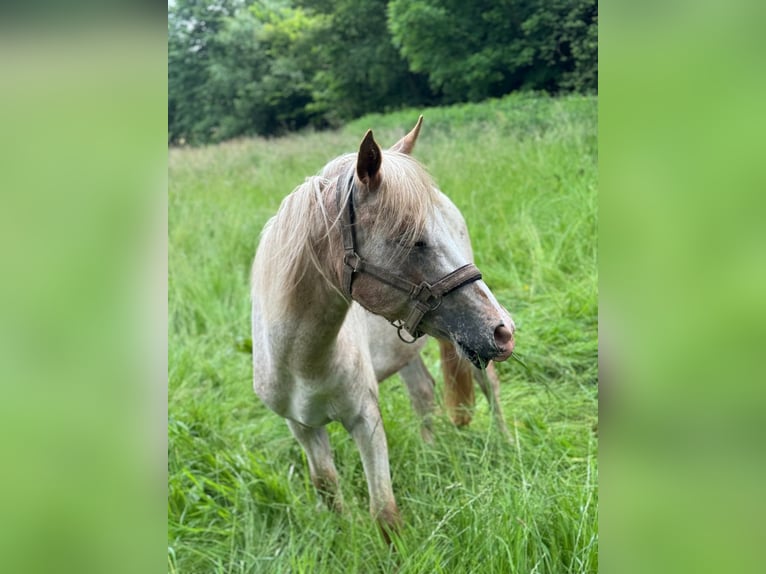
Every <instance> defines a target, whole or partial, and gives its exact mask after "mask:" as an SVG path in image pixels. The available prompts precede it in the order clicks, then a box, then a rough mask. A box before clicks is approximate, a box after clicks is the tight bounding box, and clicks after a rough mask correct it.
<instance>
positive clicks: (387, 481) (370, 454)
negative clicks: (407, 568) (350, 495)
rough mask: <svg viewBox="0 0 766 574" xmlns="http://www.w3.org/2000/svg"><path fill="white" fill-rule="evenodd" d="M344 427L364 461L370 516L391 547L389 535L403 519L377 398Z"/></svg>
mask: <svg viewBox="0 0 766 574" xmlns="http://www.w3.org/2000/svg"><path fill="white" fill-rule="evenodd" d="M343 425H344V426H345V427H346V430H348V432H349V433H350V434H351V436H352V437H353V438H354V442H355V443H356V446H357V448H358V449H359V453H360V455H361V457H362V466H363V467H364V474H365V476H366V477H367V488H368V491H369V495H370V514H372V517H373V518H374V519H375V520H376V521H377V522H378V525H379V526H380V529H381V531H382V533H383V537H384V538H385V539H386V542H387V543H389V544H390V543H391V536H390V535H391V533H392V532H396V531H398V530H399V528H400V527H401V518H400V517H399V509H398V507H397V506H396V500H395V499H394V491H393V488H392V486H391V470H390V469H389V466H388V445H387V443H386V434H385V431H384V430H383V419H382V418H381V416H380V409H379V408H378V403H377V398H374V399H373V398H371V399H370V401H369V402H368V403H367V404H365V405H364V407H363V409H362V412H361V413H360V414H359V416H357V417H356V418H354V419H353V420H344V421H343Z"/></svg>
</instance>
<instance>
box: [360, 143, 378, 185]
mask: <svg viewBox="0 0 766 574" xmlns="http://www.w3.org/2000/svg"><path fill="white" fill-rule="evenodd" d="M381 161H382V157H381V151H380V146H379V145H378V144H377V142H376V141H375V138H374V137H372V130H367V133H366V134H365V135H364V139H363V140H362V143H361V145H360V146H359V155H358V156H357V158H356V175H358V176H359V179H360V180H361V181H362V182H363V183H365V184H367V185H368V186H369V187H371V188H373V187H377V185H378V183H379V180H380V162H381Z"/></svg>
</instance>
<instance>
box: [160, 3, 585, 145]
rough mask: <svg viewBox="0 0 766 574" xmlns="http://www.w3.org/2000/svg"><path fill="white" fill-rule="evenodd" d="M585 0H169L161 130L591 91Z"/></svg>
mask: <svg viewBox="0 0 766 574" xmlns="http://www.w3.org/2000/svg"><path fill="white" fill-rule="evenodd" d="M597 40H598V6H597V3H596V0H494V1H493V0H472V1H471V2H465V1H464V0H175V2H174V4H173V5H172V6H170V7H169V13H168V139H169V141H170V142H172V143H179V142H187V143H204V142H214V141H220V140H223V139H227V138H231V137H235V136H239V135H254V134H260V135H273V134H279V133H283V132H285V131H289V130H295V129H299V128H302V127H305V126H308V125H311V126H315V127H319V128H322V127H328V126H337V125H340V124H341V123H343V122H344V121H346V120H349V119H352V118H355V117H358V116H360V115H363V114H365V113H369V112H385V111H387V110H391V109H396V108H401V107H403V106H427V105H435V104H448V103H456V102H464V101H479V100H482V99H486V98H489V97H497V96H502V95H504V94H507V93H509V92H512V91H514V90H538V91H546V92H549V93H559V92H571V91H577V92H595V91H596V90H597V83H598V71H597V58H598V50H597V46H598V42H597Z"/></svg>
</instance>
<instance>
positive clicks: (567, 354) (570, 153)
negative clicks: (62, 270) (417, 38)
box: [168, 96, 598, 574]
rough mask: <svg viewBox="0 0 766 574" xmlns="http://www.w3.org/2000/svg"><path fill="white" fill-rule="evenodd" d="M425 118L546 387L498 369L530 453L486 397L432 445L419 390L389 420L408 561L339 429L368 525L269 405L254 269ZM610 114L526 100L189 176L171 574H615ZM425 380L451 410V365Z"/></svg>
mask: <svg viewBox="0 0 766 574" xmlns="http://www.w3.org/2000/svg"><path fill="white" fill-rule="evenodd" d="M421 111H422V113H423V114H424V116H425V120H424V125H423V130H422V132H421V135H420V139H419V140H418V145H417V147H416V149H415V153H414V155H415V157H417V158H418V159H419V160H420V161H421V162H422V163H423V164H424V165H425V166H426V167H427V168H428V170H429V171H430V172H431V173H432V175H433V176H434V177H435V179H436V181H437V182H438V184H439V186H440V188H441V189H442V191H444V192H445V193H446V194H447V195H449V196H450V197H451V198H452V200H453V201H454V202H455V204H457V206H458V207H459V208H460V209H461V210H462V212H463V214H464V216H465V219H466V221H467V223H468V227H469V229H470V232H471V236H472V240H473V245H474V251H475V256H476V264H477V265H478V266H479V268H480V269H481V270H482V272H483V274H484V279H485V281H486V282H487V284H488V285H489V286H490V287H491V288H492V289H493V291H494V292H495V294H496V295H497V298H498V300H499V301H500V302H501V303H503V304H504V305H505V306H506V308H508V310H509V311H510V312H511V314H512V315H513V317H514V319H515V321H516V324H517V329H518V330H517V346H516V350H517V352H518V353H519V354H520V355H521V356H522V357H523V358H524V360H525V362H526V364H527V366H528V368H529V370H525V369H524V368H523V367H522V366H521V365H519V363H517V362H514V361H508V362H506V363H502V364H499V365H498V373H499V375H500V378H501V382H502V406H503V409H504V411H505V415H506V418H507V420H508V424H509V428H510V430H511V434H512V435H513V436H514V439H515V441H514V444H508V443H506V442H504V441H503V439H502V437H501V436H500V434H499V433H498V432H496V430H495V428H494V427H493V426H492V421H491V420H490V416H489V411H488V408H487V404H486V401H485V400H484V397H483V396H482V395H481V394H480V393H478V395H477V407H476V412H475V416H474V421H473V423H472V424H471V426H470V427H468V428H464V429H456V428H455V427H453V426H452V425H451V424H450V422H449V420H448V418H447V416H446V414H444V413H443V411H441V412H440V413H439V415H438V416H437V420H436V421H435V435H436V441H435V443H434V444H433V445H430V446H429V445H425V444H423V442H422V441H421V439H420V433H419V421H418V420H417V418H416V417H415V415H414V413H413V412H412V409H411V408H410V405H409V401H408V398H407V393H406V390H405V389H404V387H403V385H402V383H401V381H400V380H399V379H398V377H396V376H395V377H393V378H391V379H389V380H388V381H386V382H384V383H383V385H382V388H381V393H380V400H381V410H382V413H383V419H384V421H385V425H386V434H387V437H388V444H389V452H390V459H391V469H392V475H393V483H394V491H395V493H396V495H397V500H398V502H399V507H400V509H401V511H402V517H403V519H404V521H405V523H406V527H405V529H404V531H403V532H402V534H401V539H400V540H399V541H398V544H397V548H396V551H391V550H390V549H389V548H388V547H387V546H386V545H385V544H384V543H383V541H382V538H381V537H380V535H379V533H378V532H377V530H376V527H375V525H374V524H373V522H372V520H371V519H370V516H369V514H368V500H367V485H366V483H365V479H364V473H363V471H362V466H361V461H360V458H359V454H358V452H357V450H356V448H355V446H354V443H353V441H352V439H351V438H350V436H348V434H347V433H346V432H345V430H344V429H343V428H342V427H341V426H340V425H336V424H333V425H330V427H329V430H330V436H331V440H332V443H333V448H334V451H335V460H336V465H337V467H338V471H339V473H340V480H341V488H342V490H343V496H344V498H345V501H346V507H347V508H346V512H345V514H343V515H334V514H332V513H330V512H329V511H327V510H324V509H323V508H321V507H318V500H317V496H316V494H315V492H314V490H313V487H312V485H311V482H310V480H309V477H308V467H307V463H306V459H305V456H304V455H303V452H302V450H301V449H300V447H299V445H298V443H297V442H296V441H295V440H294V439H293V438H292V435H291V434H290V432H289V430H288V428H287V426H286V425H285V423H284V421H283V420H282V419H281V418H280V417H278V416H277V415H275V414H273V413H272V412H271V411H269V410H268V409H267V408H266V407H265V406H263V405H262V404H261V403H260V401H259V399H258V398H257V397H256V396H255V395H254V393H253V392H252V388H251V369H252V367H251V364H250V357H249V356H248V355H247V354H245V353H243V352H241V351H240V350H238V343H239V342H241V340H242V339H245V338H247V337H249V328H250V323H249V301H248V290H249V270H250V265H251V262H252V258H253V255H254V253H255V249H256V246H257V242H258V237H259V233H260V230H261V228H262V226H263V225H264V223H265V222H266V221H267V219H268V218H269V217H270V216H272V215H273V214H274V213H275V212H276V209H277V207H278V205H279V203H280V201H281V200H282V198H283V197H284V196H285V195H286V194H287V193H289V192H290V191H291V190H292V189H294V188H295V187H296V186H297V185H298V184H300V183H301V182H302V181H303V180H304V178H305V177H306V176H308V175H311V174H314V173H316V172H317V171H318V170H319V169H320V168H321V167H322V166H323V165H324V164H325V163H326V162H327V161H328V160H330V159H332V158H333V157H335V156H336V155H338V154H340V153H343V152H348V151H354V150H355V149H356V148H357V146H358V144H359V141H360V140H361V138H362V136H363V135H364V132H365V131H366V129H368V128H372V129H373V130H374V132H375V137H376V139H377V141H378V142H379V143H380V144H381V145H382V146H384V147H387V146H389V145H391V144H393V143H394V142H395V141H396V140H397V139H398V138H399V137H400V136H401V135H403V134H404V133H406V131H408V130H409V129H410V128H411V127H412V125H414V122H415V121H416V120H417V116H418V114H419V113H421ZM596 133H597V100H596V99H595V98H585V97H580V96H578V97H571V98H564V99H549V98H534V97H518V96H515V97H507V98H504V99H502V100H497V101H493V102H488V103H483V104H475V105H462V106H455V107H450V108H439V109H426V110H410V111H406V112H396V113H392V114H386V115H375V116H368V117H365V118H362V119H360V120H356V121H354V122H352V123H351V124H348V125H347V126H346V127H345V128H344V129H342V130H340V131H338V132H329V133H307V134H299V135H291V136H288V137H284V138H280V139H273V140H265V139H248V140H241V141H235V142H229V143H225V144H221V145H218V146H213V147H207V148H201V149H171V150H170V158H169V178H170V185H169V188H170V191H169V215H168V218H169V241H170V255H169V334H168V337H169V357H168V360H169V367H168V368H169V397H168V409H169V413H168V418H169V426H168V459H169V460H168V570H169V571H170V572H179V573H197V572H199V573H207V572H305V573H312V574H313V573H317V572H327V573H330V572H332V573H336V572H337V573H347V572H352V573H355V572H360V573H368V572H400V573H405V572H422V573H429V574H430V573H433V572H448V573H452V572H454V573H460V574H462V573H468V572H472V573H477V572H519V573H525V574H526V573H530V572H550V573H563V572H596V571H597V569H598V465H597V453H598V439H597V436H596V432H597V420H598V389H597V377H598V372H597V369H598V367H597V347H598V344H597V336H598V308H597V267H596V259H597V230H598V211H597V205H598V204H597V183H598V179H597V146H596ZM425 361H426V364H427V365H428V366H429V369H430V370H431V373H432V374H433V375H434V377H435V378H436V380H437V391H439V390H440V388H441V384H440V380H441V374H440V371H439V355H438V349H437V347H436V345H435V343H434V342H433V341H431V342H430V343H429V345H428V347H427V349H426V352H425Z"/></svg>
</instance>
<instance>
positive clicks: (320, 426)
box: [251, 116, 515, 543]
mask: <svg viewBox="0 0 766 574" xmlns="http://www.w3.org/2000/svg"><path fill="white" fill-rule="evenodd" d="M422 121H423V117H422V116H420V118H419V119H418V121H417V124H416V125H415V127H414V128H413V129H412V130H411V131H410V132H409V133H408V134H407V135H405V136H404V137H403V138H402V139H400V140H399V141H398V142H397V143H396V144H394V145H393V146H392V147H391V148H389V149H388V150H387V151H386V152H383V151H382V150H381V148H380V146H379V145H378V143H377V142H376V141H375V138H374V136H373V133H372V130H368V131H367V133H366V134H365V135H364V137H363V139H362V141H361V144H360V145H359V149H358V151H357V152H355V153H349V154H344V155H342V156H340V157H338V158H335V159H334V160H332V161H330V162H329V163H328V164H327V165H326V166H325V167H324V168H323V169H322V170H321V171H320V173H319V174H318V175H315V176H311V177H308V178H307V179H306V180H305V181H304V183H303V184H301V185H299V186H298V187H297V188H296V189H295V190H294V191H293V192H292V193H290V194H289V195H287V196H286V197H285V198H284V200H283V201H282V203H281V205H280V207H279V209H278V211H277V213H276V215H275V216H274V217H272V218H271V219H270V220H269V221H268V222H267V224H266V225H265V226H264V229H263V231H262V233H261V238H260V242H259V245H258V248H257V250H256V254H255V259H254V262H253V267H252V274H251V286H252V288H251V303H252V315H251V319H252V349H253V389H254V391H255V393H256V395H257V396H258V397H259V398H260V399H261V400H262V401H263V403H265V405H266V406H267V407H268V408H270V409H271V410H272V411H274V412H275V413H276V414H278V415H279V416H281V417H283V418H284V419H285V420H286V422H287V425H288V427H289V428H290V431H291V432H292V434H293V435H294V436H295V438H296V439H297V441H298V442H299V443H300V445H301V446H302V448H303V449H304V451H305V453H306V458H307V460H308V465H309V474H310V476H311V481H312V483H313V485H314V487H315V488H316V490H317V492H318V494H319V496H320V497H321V498H322V499H323V500H324V502H325V503H326V504H327V506H328V507H329V508H330V509H332V510H335V511H337V512H340V511H342V509H343V501H342V498H341V495H340V490H339V488H338V473H337V469H336V467H335V464H334V462H333V457H332V451H331V448H330V441H329V436H328V434H327V429H326V425H327V424H328V423H330V422H332V421H339V422H340V423H341V424H342V425H343V426H344V428H345V429H346V430H347V432H349V434H350V435H351V436H352V438H353V440H354V442H355V444H356V446H357V448H358V450H359V452H360V455H361V459H362V466H363V469H364V473H365V477H366V480H367V488H368V493H369V507H370V514H371V515H372V517H373V519H374V520H376V521H377V524H378V526H379V527H380V530H381V531H382V533H383V536H384V538H385V539H386V540H387V541H388V542H389V543H390V541H391V537H390V535H391V534H392V533H394V532H396V531H398V530H399V529H400V528H401V526H402V521H401V517H400V513H399V509H398V506H397V503H396V499H395V497H394V493H393V489H392V485H391V473H390V469H389V459H388V447H387V443H386V436H385V433H384V430H383V421H382V419H381V414H380V408H379V406H378V380H379V376H380V375H381V374H382V372H383V371H386V372H389V374H390V373H393V372H396V371H398V370H400V369H402V368H406V367H407V366H408V364H410V363H411V361H412V360H413V356H412V355H411V354H410V353H407V354H405V356H403V357H399V358H396V357H393V358H392V359H390V360H389V361H388V364H387V365H382V364H380V363H378V364H377V365H376V364H375V362H374V361H373V352H372V351H371V349H372V348H374V347H375V346H376V344H377V341H376V340H375V339H374V338H373V337H374V335H375V332H374V330H373V329H370V322H369V319H368V317H369V314H370V313H371V314H374V315H378V316H380V317H382V318H384V319H385V320H386V321H388V322H390V323H391V325H393V327H392V326H391V325H388V328H389V329H392V332H394V333H396V335H397V337H399V338H400V339H401V341H411V342H413V344H414V342H415V341H417V339H419V338H421V337H422V336H423V335H425V334H428V335H431V336H434V337H436V338H437V339H440V340H444V341H449V342H450V344H451V345H453V346H454V348H455V349H456V350H457V352H459V353H460V355H461V356H462V357H465V358H466V359H467V360H468V361H470V363H471V364H473V366H475V367H476V368H477V369H482V368H484V367H485V366H486V365H487V364H488V363H489V362H490V361H504V360H506V359H507V358H508V357H510V355H511V353H512V352H513V348H514V344H515V340H514V331H515V325H514V323H513V320H512V319H511V316H510V315H509V314H508V312H507V311H506V310H505V308H504V307H502V306H501V305H500V304H499V303H498V302H497V300H496V298H495V296H494V295H493V293H492V292H491V291H490V289H489V288H488V287H487V285H486V284H485V283H484V281H482V279H481V273H480V271H479V270H478V269H477V268H476V266H475V265H474V264H473V263H471V262H470V260H469V259H470V257H469V256H468V255H467V254H466V250H465V248H464V244H465V239H462V240H458V239H456V238H455V237H454V236H453V230H454V229H455V227H456V225H455V221H454V214H455V213H456V212H457V213H459V211H457V208H456V207H454V205H453V204H452V203H451V202H450V201H449V200H448V199H447V198H446V196H445V195H444V194H443V193H441V192H440V191H439V189H438V188H437V186H436V184H435V182H434V181H433V179H432V178H431V176H430V175H429V174H428V173H427V171H426V170H425V169H424V168H423V167H422V166H421V165H420V164H419V163H418V162H417V161H416V160H415V159H413V158H412V156H411V152H412V149H413V147H414V145H415V142H416V140H417V137H418V134H419V132H420V128H421V125H422ZM458 227H459V226H458ZM461 246H462V247H461ZM415 354H417V352H416V353H415ZM376 366H377V369H378V373H377V374H376Z"/></svg>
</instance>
